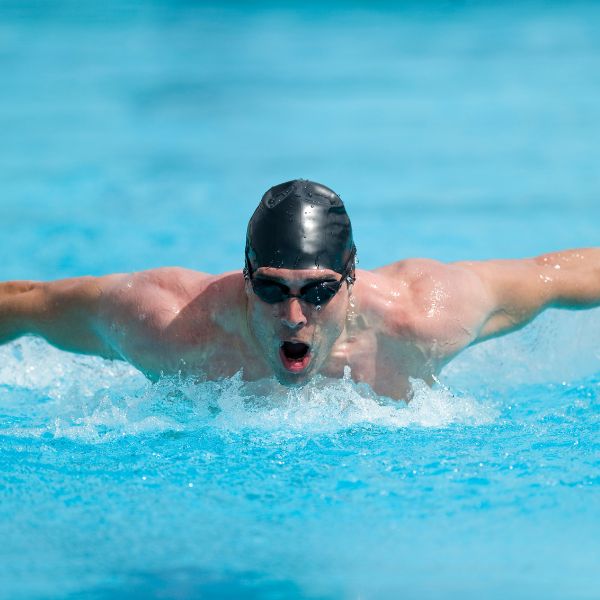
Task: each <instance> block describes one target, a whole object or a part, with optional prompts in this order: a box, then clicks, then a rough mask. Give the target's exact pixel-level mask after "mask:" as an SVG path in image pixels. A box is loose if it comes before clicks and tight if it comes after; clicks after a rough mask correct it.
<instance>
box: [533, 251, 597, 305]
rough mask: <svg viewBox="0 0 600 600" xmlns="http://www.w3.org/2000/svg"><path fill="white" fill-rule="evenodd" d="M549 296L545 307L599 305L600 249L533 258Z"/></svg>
mask: <svg viewBox="0 0 600 600" xmlns="http://www.w3.org/2000/svg"><path fill="white" fill-rule="evenodd" d="M534 261H535V263H536V264H537V265H538V266H539V268H540V273H539V278H540V280H541V281H542V283H544V284H546V285H547V286H548V287H549V289H550V290H551V293H550V295H549V297H548V303H547V305H548V306H549V307H555V308H570V309H582V308H592V307H594V306H600V248H582V249H578V250H565V251H562V252H553V253H551V254H544V255H542V256H539V257H538V258H536V259H534Z"/></svg>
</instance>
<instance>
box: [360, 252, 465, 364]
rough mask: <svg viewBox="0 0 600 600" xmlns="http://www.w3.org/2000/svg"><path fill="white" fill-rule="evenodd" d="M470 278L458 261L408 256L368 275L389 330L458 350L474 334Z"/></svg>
mask: <svg viewBox="0 0 600 600" xmlns="http://www.w3.org/2000/svg"><path fill="white" fill-rule="evenodd" d="M469 277H470V275H469V273H468V272H466V271H465V270H464V269H462V268H461V267H460V266H457V265H454V264H445V263H442V262H439V261H436V260H431V259H407V260H404V261H399V262H397V263H393V264H391V265H387V266H385V267H382V268H379V269H375V270H374V271H371V272H369V275H368V276H367V277H366V279H370V280H371V285H370V289H369V290H368V295H370V296H371V298H370V303H371V305H372V306H373V305H374V307H375V309H376V310H377V311H378V312H379V313H380V315H381V327H382V332H383V333H384V334H387V335H389V336H392V337H397V338H399V339H403V340H411V341H414V342H415V343H418V344H419V345H424V346H425V347H430V348H431V349H432V350H433V349H434V347H435V351H436V352H441V353H446V352H448V353H453V352H455V351H457V349H459V348H462V347H464V346H465V345H466V344H468V343H470V341H472V339H473V336H474V331H472V327H471V323H472V322H473V318H472V316H471V315H470V314H469V313H470V311H471V303H470V302H469V298H470V297H469V291H470V286H471V283H470V280H469ZM373 283H375V286H374V285H373ZM374 290H376V293H372V292H373V291H374Z"/></svg>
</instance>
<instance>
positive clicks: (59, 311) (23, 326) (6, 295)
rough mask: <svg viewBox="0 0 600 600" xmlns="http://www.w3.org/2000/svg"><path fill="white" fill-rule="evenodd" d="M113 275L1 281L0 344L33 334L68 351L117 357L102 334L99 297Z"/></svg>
mask: <svg viewBox="0 0 600 600" xmlns="http://www.w3.org/2000/svg"><path fill="white" fill-rule="evenodd" d="M114 277H116V276H111V275H109V276H107V277H77V278H73V279H63V280H59V281H53V282H37V281H10V282H6V283H0V344H5V343H7V342H10V341H11V340H14V339H16V338H18V337H20V336H22V335H26V334H34V335H38V336H40V337H43V338H44V339H46V340H47V341H48V342H49V343H51V344H52V345H54V346H56V347H58V348H60V349H62V350H67V351H69V352H78V353H82V354H94V355H98V356H102V357H104V358H119V356H118V355H117V353H116V352H115V351H114V350H113V349H112V348H111V346H110V345H109V343H108V342H107V341H106V340H105V339H104V337H103V335H102V333H101V332H102V330H103V327H102V323H101V317H100V315H101V312H102V310H101V309H102V300H103V292H104V289H105V288H106V286H107V284H109V283H110V282H111V280H112V279H113V278H114Z"/></svg>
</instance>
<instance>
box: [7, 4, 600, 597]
mask: <svg viewBox="0 0 600 600" xmlns="http://www.w3.org/2000/svg"><path fill="white" fill-rule="evenodd" d="M598 73H600V6H599V5H598V4H596V3H593V2H579V3H577V2H576V3H568V4H567V3H564V4H562V3H558V2H552V3H549V2H545V3H541V2H540V3H512V4H511V3H494V2H474V3H464V2H461V3H458V2H457V3H445V2H444V3H442V2H439V3H427V4H424V3H416V2H415V3H403V4H400V5H395V4H392V3H384V2H380V3H375V4H371V5H369V6H367V5H366V4H360V3H350V4H348V3H341V2H333V3H325V4H323V3H319V4H317V3H312V2H308V3H302V4H299V3H298V4H296V3H291V2H289V3H274V2H270V3H268V2H263V3H256V4H253V5H252V7H251V8H249V7H247V6H246V5H244V4H241V3H231V4H227V5H225V6H219V5H218V4H208V3H193V2H168V1H166V0H165V1H159V0H155V1H152V2H147V3H144V4H143V5H142V4H140V3H136V2H116V0H115V1H112V0H111V1H108V2H102V3H100V2H87V3H78V2H74V1H73V2H67V1H56V2H53V3H42V2H34V1H32V0H31V1H27V2H10V1H7V0H0V132H1V140H2V141H1V143H0V173H1V174H2V175H1V181H2V193H1V194H0V228H1V229H0V231H1V235H0V258H1V260H0V280H7V279H18V278H39V279H52V278H57V277H66V276H73V275H78V274H103V273H107V272H113V271H128V270H137V269H143V268H149V267H153V266H159V265H172V264H179V265H183V266H187V267H190V268H198V269H202V270H207V271H212V272H218V271H221V270H228V269H235V268H239V267H240V266H241V263H242V254H243V238H244V229H245V223H246V221H247V219H248V216H249V214H250V213H251V211H252V209H253V208H254V206H255V204H256V202H257V200H258V198H259V197H260V195H261V193H262V192H263V191H264V190H265V189H266V188H268V187H269V186H270V185H272V184H274V183H277V182H280V181H284V180H287V179H291V178H295V177H310V178H312V179H315V180H317V181H323V182H324V183H326V184H328V185H331V186H332V187H333V188H334V189H335V190H336V191H338V192H339V193H340V194H341V195H342V197H343V198H344V200H345V201H346V204H347V207H348V210H349V212H350V215H351V217H352V219H353V223H354V229H355V235H356V239H357V245H358V248H359V257H360V261H361V265H360V266H361V267H363V268H371V267H374V266H377V265H380V264H383V263H386V262H389V261H391V260H394V259H399V258H403V257H407V256H428V257H432V258H438V259H441V260H457V259H462V258H478V259H484V258H490V257H497V256H502V257H518V256H530V255H534V254H538V253H542V252H545V251H549V250H553V249H558V248H564V247H576V246H589V245H598V241H599V237H600V236H599V234H600V225H599V223H600V201H599V198H600V171H599V170H598V168H597V165H598V157H599V156H600V78H599V77H598ZM598 340H600V311H598V310H593V311H588V312H581V313H568V312H559V311H549V312H548V313H546V314H545V315H543V316H542V317H541V318H540V319H538V320H537V321H536V322H535V323H533V324H532V325H531V326H529V327H528V328H526V329H525V330H524V331H522V332H519V333H518V334H513V335H511V336H508V337H506V338H503V339H499V340H495V341H492V342H488V343H486V344H483V345H481V346H478V347H475V348H473V349H470V350H468V351H467V352H465V353H464V354H463V355H461V356H460V357H459V358H458V359H457V360H456V361H455V362H453V363H452V364H451V365H449V366H448V367H447V368H446V370H445V371H444V372H443V373H442V376H441V378H440V385H438V386H436V387H435V388H434V389H433V390H430V389H428V388H425V387H424V386H423V385H422V384H421V383H419V382H418V381H415V382H414V392H415V399H414V400H413V402H412V403H411V404H410V405H408V406H405V405H399V404H397V403H394V402H390V401H388V400H386V399H385V398H379V397H376V396H374V395H373V394H372V393H371V392H370V391H369V390H368V389H365V388H362V387H360V386H355V385H354V384H353V383H351V381H350V380H349V379H346V380H343V381H323V380H317V381H315V382H313V383H312V384H310V385H308V386H306V387H304V388H300V389H297V390H290V391H289V392H280V391H278V392H276V393H275V392H269V391H265V390H268V389H269V388H268V385H263V384H258V385H257V384H254V385H244V384H243V383H242V382H241V380H240V378H239V377H234V378H232V379H231V380H227V381H221V382H216V383H212V384H205V385H200V386H194V385H191V384H190V383H189V382H185V381H176V380H164V381H161V382H159V383H158V384H156V385H151V384H150V383H148V382H147V381H146V380H145V379H144V378H143V377H142V376H141V375H140V374H139V373H137V372H136V371H135V370H133V369H131V368H130V367H128V366H127V365H124V364H121V363H110V362H105V361H102V360H100V359H95V358H90V357H81V356H75V355H70V354H66V353H62V352H60V351H58V350H54V349H52V348H50V347H49V346H47V345H46V344H45V343H44V342H42V341H40V340H37V339H34V338H23V339H21V340H18V341H16V342H14V343H12V344H9V345H6V346H3V347H0V542H1V543H0V582H1V585H0V597H2V598H10V599H14V598H26V599H34V598H35V599H50V598H72V599H74V598H90V599H105V598H117V599H119V598H122V599H125V598H140V599H141V598H144V599H145V598H157V599H158V598H161V599H162V598H169V599H170V598H284V599H291V598H318V599H337V598H343V599H359V598H361V599H379V598H394V599H395V598H431V599H433V598H461V599H465V598H467V599H469V598H473V599H475V598H489V599H496V598H498V599H499V598H503V599H504V598H506V597H510V598H517V599H521V598H522V599H526V598H527V599H530V598H543V599H554V598H556V599H559V598H560V599H562V598H569V599H578V598H581V599H592V598H598V597H599V596H600V542H599V541H598V540H600V492H599V489H600V442H599V435H600V346H599V344H598Z"/></svg>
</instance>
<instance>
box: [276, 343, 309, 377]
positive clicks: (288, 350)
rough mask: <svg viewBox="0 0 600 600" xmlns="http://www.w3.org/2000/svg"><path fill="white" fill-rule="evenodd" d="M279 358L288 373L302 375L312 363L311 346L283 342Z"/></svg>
mask: <svg viewBox="0 0 600 600" xmlns="http://www.w3.org/2000/svg"><path fill="white" fill-rule="evenodd" d="M279 356H280V357H281V362H282V363H283V366H284V367H285V368H286V369H287V370H288V371H290V372H292V373H300V371H303V370H304V369H306V367H308V363H309V362H310V346H309V345H308V344H304V343H302V342H282V344H281V347H280V348H279Z"/></svg>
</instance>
